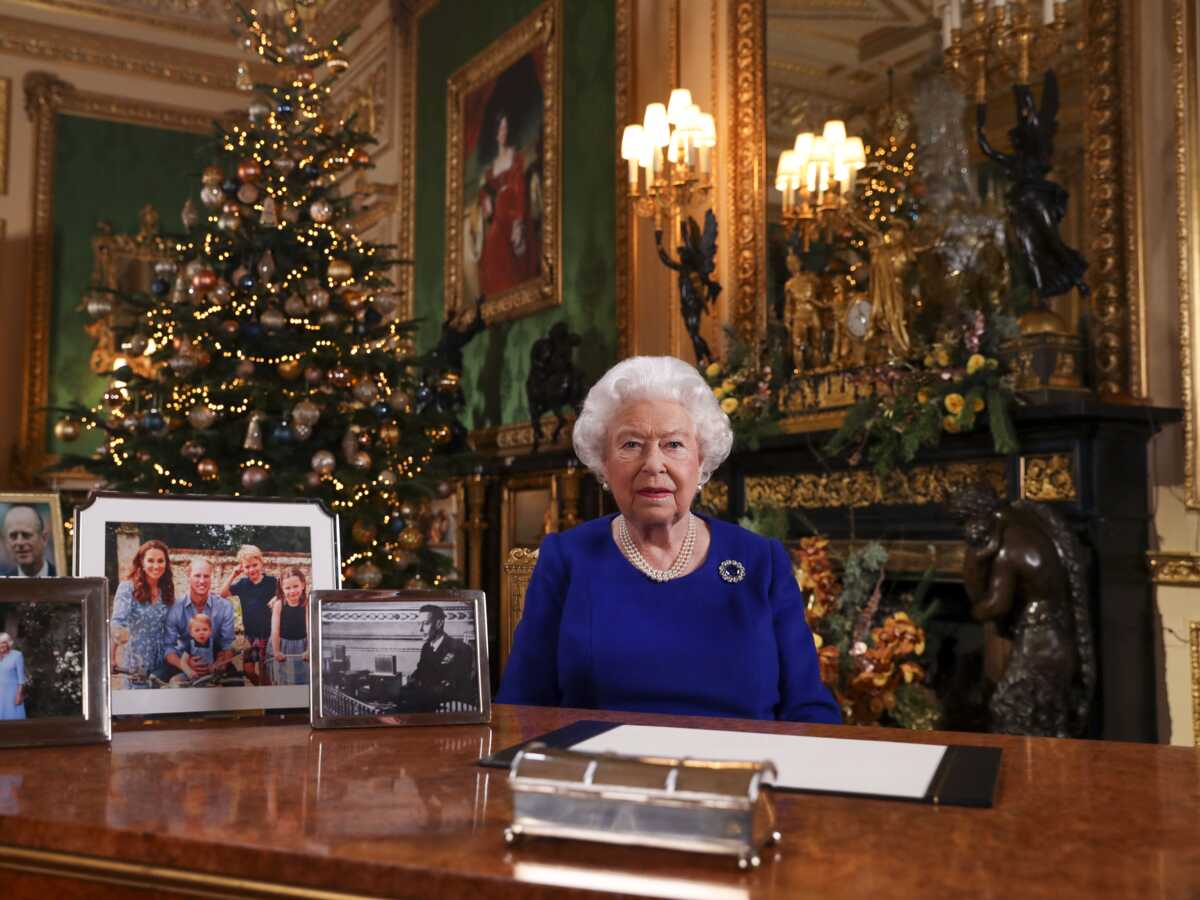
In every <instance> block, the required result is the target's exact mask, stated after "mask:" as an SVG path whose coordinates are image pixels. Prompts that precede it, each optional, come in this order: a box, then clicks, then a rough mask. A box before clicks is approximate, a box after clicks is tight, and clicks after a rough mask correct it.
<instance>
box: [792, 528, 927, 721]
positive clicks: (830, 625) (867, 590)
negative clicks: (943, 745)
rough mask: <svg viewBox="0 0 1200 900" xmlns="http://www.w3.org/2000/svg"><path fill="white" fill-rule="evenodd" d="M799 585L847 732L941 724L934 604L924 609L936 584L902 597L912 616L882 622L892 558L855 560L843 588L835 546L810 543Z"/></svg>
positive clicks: (824, 675)
mask: <svg viewBox="0 0 1200 900" xmlns="http://www.w3.org/2000/svg"><path fill="white" fill-rule="evenodd" d="M794 559H795V564H796V565H795V572H796V580H797V582H798V583H799V585H800V588H801V590H803V591H804V592H805V594H806V596H807V598H808V605H807V618H808V624H809V627H810V628H811V629H812V632H813V639H814V640H815V642H816V645H817V659H818V662H819V664H820V670H821V680H822V681H823V682H824V683H825V685H826V686H827V687H828V688H829V689H830V691H832V693H833V695H834V697H835V698H836V700H837V702H838V704H839V705H840V706H841V708H842V715H843V717H844V719H845V721H846V723H847V724H854V725H881V724H882V725H889V724H894V725H899V726H901V727H903V728H912V729H923V730H929V729H932V728H934V727H936V725H937V723H938V721H939V719H940V717H941V707H940V704H939V702H938V699H937V696H936V695H935V694H934V692H933V691H932V690H931V689H930V688H928V687H927V686H926V685H925V683H924V682H925V678H926V667H925V665H924V663H923V662H922V658H923V656H924V654H925V650H926V647H925V629H924V625H923V623H924V622H925V621H926V620H927V619H928V618H929V616H930V615H932V613H933V611H934V606H933V604H929V605H925V604H924V594H925V588H926V586H927V584H928V580H925V581H923V582H922V584H921V587H920V588H919V589H918V591H917V592H916V594H914V595H905V596H904V597H902V598H901V599H902V603H903V605H904V606H905V607H906V609H903V610H898V611H895V612H891V613H889V614H887V615H885V616H884V617H883V620H882V622H881V623H880V624H878V625H874V626H872V623H873V622H874V621H875V619H876V618H877V617H878V615H879V607H880V600H881V594H882V586H883V578H884V567H885V565H886V563H887V551H885V550H884V549H883V547H881V546H880V545H879V544H875V543H872V544H867V545H866V546H864V547H863V548H861V549H860V550H856V551H855V552H853V553H852V554H850V556H849V558H848V559H847V560H846V565H845V568H844V570H843V576H842V580H839V579H838V577H837V574H836V573H835V572H834V568H833V563H832V561H831V559H830V556H829V540H828V539H827V538H823V537H810V538H803V539H802V540H801V541H800V546H799V548H798V549H797V550H796V551H795V556H794Z"/></svg>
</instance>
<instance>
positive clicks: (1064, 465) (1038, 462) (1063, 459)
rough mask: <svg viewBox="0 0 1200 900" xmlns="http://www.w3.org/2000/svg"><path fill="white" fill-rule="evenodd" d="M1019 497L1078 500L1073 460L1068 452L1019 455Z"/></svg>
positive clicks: (1051, 500) (1043, 499) (1052, 500)
mask: <svg viewBox="0 0 1200 900" xmlns="http://www.w3.org/2000/svg"><path fill="white" fill-rule="evenodd" d="M1021 497H1022V498H1023V499H1025V500H1041V501H1050V502H1054V501H1063V500H1078V499H1079V489H1078V488H1077V487H1076V485H1075V462H1074V458H1073V457H1072V456H1071V454H1069V453H1055V454H1051V455H1049V456H1022V457H1021Z"/></svg>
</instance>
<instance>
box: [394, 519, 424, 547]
mask: <svg viewBox="0 0 1200 900" xmlns="http://www.w3.org/2000/svg"><path fill="white" fill-rule="evenodd" d="M423 543H425V535H423V534H421V529H420V528H417V527H416V526H415V525H409V526H408V527H407V528H405V529H404V530H403V531H402V532H400V546H401V547H403V548H404V549H405V550H409V551H415V550H419V549H421V545H422V544H423Z"/></svg>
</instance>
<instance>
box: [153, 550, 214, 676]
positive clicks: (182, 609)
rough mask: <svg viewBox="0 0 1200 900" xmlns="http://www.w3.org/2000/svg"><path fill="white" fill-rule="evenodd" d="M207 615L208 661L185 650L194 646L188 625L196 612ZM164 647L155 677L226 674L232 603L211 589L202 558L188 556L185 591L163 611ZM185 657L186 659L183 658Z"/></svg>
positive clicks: (207, 564) (209, 572)
mask: <svg viewBox="0 0 1200 900" xmlns="http://www.w3.org/2000/svg"><path fill="white" fill-rule="evenodd" d="M201 615H202V616H207V617H208V620H209V621H208V624H209V626H210V628H209V633H210V635H211V637H208V636H206V637H208V639H209V640H210V641H211V656H212V662H211V663H210V662H208V659H207V654H205V655H200V654H196V653H188V649H189V648H190V647H192V646H194V642H195V635H194V634H193V630H192V628H191V627H190V626H191V622H192V619H193V618H195V617H196V616H201ZM166 631H167V636H166V640H167V645H168V647H170V649H169V650H167V655H166V665H165V666H164V667H163V669H164V671H163V672H161V673H159V675H158V677H159V679H161V680H162V681H169V680H171V679H172V678H175V677H176V676H179V675H183V676H184V677H185V678H186V679H187V681H188V682H196V681H199V680H200V679H202V678H207V677H209V676H211V677H212V679H213V680H215V679H217V678H220V677H221V675H223V674H230V673H231V672H232V668H231V667H230V665H229V663H230V662H231V661H232V660H233V604H232V603H230V602H229V601H228V600H226V599H225V598H224V597H220V596H218V595H217V594H216V593H215V592H214V591H213V589H212V563H210V562H208V560H205V559H196V560H192V566H191V571H190V572H189V573H188V593H187V596H186V597H183V598H182V599H180V600H176V601H175V604H174V605H173V606H172V607H171V611H170V612H169V613H167V625H166ZM185 657H186V659H185Z"/></svg>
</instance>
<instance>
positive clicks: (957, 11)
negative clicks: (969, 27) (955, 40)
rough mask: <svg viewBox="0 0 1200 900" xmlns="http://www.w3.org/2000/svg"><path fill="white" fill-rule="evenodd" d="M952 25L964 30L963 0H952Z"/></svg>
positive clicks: (958, 29)
mask: <svg viewBox="0 0 1200 900" xmlns="http://www.w3.org/2000/svg"><path fill="white" fill-rule="evenodd" d="M950 27H951V28H953V29H954V30H956V31H961V30H962V0H950Z"/></svg>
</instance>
